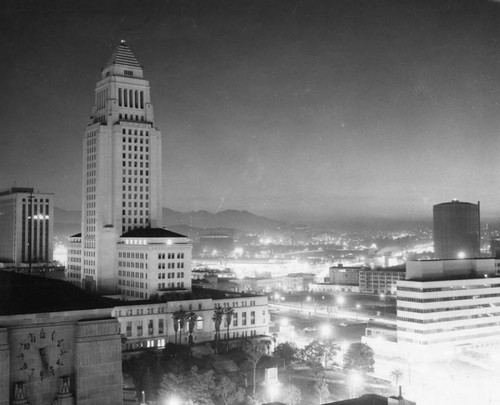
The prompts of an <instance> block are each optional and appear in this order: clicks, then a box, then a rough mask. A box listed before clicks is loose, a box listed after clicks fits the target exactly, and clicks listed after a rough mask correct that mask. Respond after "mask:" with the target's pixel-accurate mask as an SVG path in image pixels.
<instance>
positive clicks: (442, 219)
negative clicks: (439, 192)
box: [433, 200, 481, 259]
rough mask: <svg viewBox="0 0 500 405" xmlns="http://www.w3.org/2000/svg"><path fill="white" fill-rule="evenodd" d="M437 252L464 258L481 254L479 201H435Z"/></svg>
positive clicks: (451, 257) (442, 257)
mask: <svg viewBox="0 0 500 405" xmlns="http://www.w3.org/2000/svg"><path fill="white" fill-rule="evenodd" d="M433 211H434V215H433V231H434V256H435V258H436V259H462V258H473V257H479V256H480V247H481V245H480V235H481V233H480V219H479V202H478V203H477V204H472V203H467V202H460V201H458V200H453V201H451V202H446V203H442V204H437V205H434V208H433Z"/></svg>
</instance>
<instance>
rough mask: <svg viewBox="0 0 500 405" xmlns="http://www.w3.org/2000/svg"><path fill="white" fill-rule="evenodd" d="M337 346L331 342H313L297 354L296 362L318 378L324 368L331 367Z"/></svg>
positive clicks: (333, 363)
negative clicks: (310, 370) (309, 369)
mask: <svg viewBox="0 0 500 405" xmlns="http://www.w3.org/2000/svg"><path fill="white" fill-rule="evenodd" d="M337 351H338V346H337V345H336V344H334V343H333V342H332V341H328V340H327V341H325V340H313V341H312V342H311V343H309V344H308V345H307V346H305V347H304V348H303V349H300V350H299V351H298V353H297V358H298V360H299V361H300V362H301V363H302V364H305V365H306V366H308V367H310V368H311V369H312V371H313V373H314V374H315V375H316V376H318V375H319V374H321V373H322V371H323V370H324V369H325V368H330V367H333V366H334V365H335V364H336V363H335V355H336V353H337Z"/></svg>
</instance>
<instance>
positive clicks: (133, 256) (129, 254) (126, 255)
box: [118, 252, 148, 260]
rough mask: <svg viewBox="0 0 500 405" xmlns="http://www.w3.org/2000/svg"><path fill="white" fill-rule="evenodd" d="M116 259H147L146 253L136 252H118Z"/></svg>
mask: <svg viewBox="0 0 500 405" xmlns="http://www.w3.org/2000/svg"><path fill="white" fill-rule="evenodd" d="M118 257H123V258H124V259H145V260H147V259H148V254H147V253H137V252H118Z"/></svg>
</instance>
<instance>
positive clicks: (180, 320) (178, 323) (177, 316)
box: [172, 309, 186, 344]
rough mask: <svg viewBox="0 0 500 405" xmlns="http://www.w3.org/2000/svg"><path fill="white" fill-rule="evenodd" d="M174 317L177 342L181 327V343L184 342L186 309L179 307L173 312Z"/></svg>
mask: <svg viewBox="0 0 500 405" xmlns="http://www.w3.org/2000/svg"><path fill="white" fill-rule="evenodd" d="M172 319H173V320H174V332H175V344H177V332H178V331H179V329H180V339H179V340H180V342H179V343H180V344H182V329H183V328H184V323H185V320H186V311H184V310H182V309H179V310H178V311H175V312H174V313H173V314H172Z"/></svg>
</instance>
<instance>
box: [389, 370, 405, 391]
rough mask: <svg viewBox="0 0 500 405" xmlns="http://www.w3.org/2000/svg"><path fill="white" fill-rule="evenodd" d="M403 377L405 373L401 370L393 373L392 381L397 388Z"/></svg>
mask: <svg viewBox="0 0 500 405" xmlns="http://www.w3.org/2000/svg"><path fill="white" fill-rule="evenodd" d="M401 377H403V372H402V371H401V370H400V369H399V368H395V369H394V370H392V371H391V380H393V381H394V385H395V386H396V387H397V386H398V382H399V379H400V378H401Z"/></svg>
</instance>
